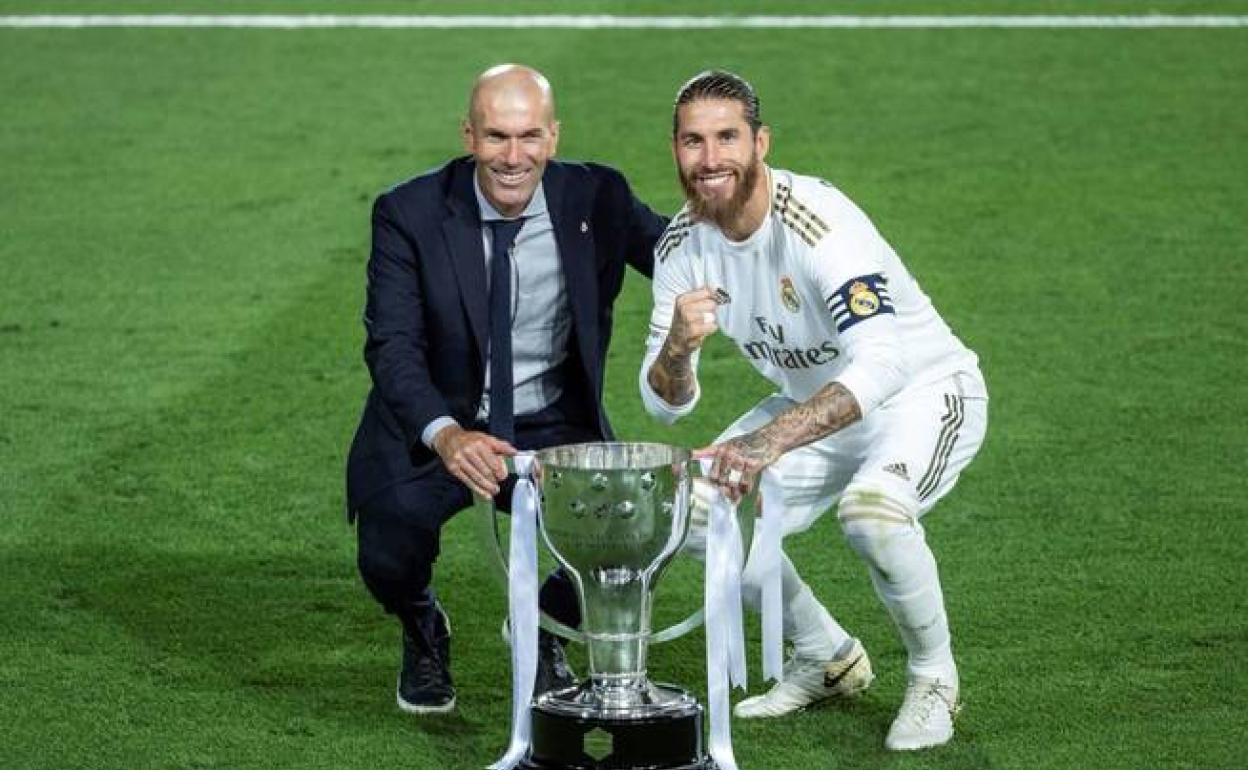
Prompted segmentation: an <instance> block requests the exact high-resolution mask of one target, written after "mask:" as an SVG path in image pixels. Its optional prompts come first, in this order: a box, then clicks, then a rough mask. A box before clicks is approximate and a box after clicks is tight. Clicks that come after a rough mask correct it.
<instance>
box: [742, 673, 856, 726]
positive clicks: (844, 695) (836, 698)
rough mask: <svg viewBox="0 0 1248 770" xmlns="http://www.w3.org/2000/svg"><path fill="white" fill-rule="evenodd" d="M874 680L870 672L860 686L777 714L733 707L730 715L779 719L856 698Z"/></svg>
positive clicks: (746, 717) (744, 717) (745, 717)
mask: <svg viewBox="0 0 1248 770" xmlns="http://www.w3.org/2000/svg"><path fill="white" fill-rule="evenodd" d="M849 670H850V669H846V672H845V673H848V672H849ZM843 677H844V674H842V676H841V677H840V678H843ZM874 682H875V674H871V676H870V677H868V679H867V681H865V682H863V683H862V685H861V686H859V687H857V688H855V689H853V690H850V691H848V692H838V693H831V694H829V695H825V696H823V697H821V698H817V699H815V700H812V701H811V702H809V703H807V704H806V705H804V706H797V707H796V708H792V709H789V710H788V711H784V712H781V713H779V714H741V713H738V712H737V709H736V708H733V710H732V715H733V716H734V717H736V718H737V719H779V718H780V717H786V716H788V715H789V714H797V713H799V712H802V711H807V710H810V709H818V708H823V707H825V706H830V705H832V704H833V703H843V702H845V701H852V700H857V699H858V698H861V697H862V695H863V693H865V692H866V691H867V690H868V689H869V688H870V687H871V685H872V684H873V683H874ZM742 703H745V701H742V702H741V703H738V704H737V706H738V707H739V706H741V704H742Z"/></svg>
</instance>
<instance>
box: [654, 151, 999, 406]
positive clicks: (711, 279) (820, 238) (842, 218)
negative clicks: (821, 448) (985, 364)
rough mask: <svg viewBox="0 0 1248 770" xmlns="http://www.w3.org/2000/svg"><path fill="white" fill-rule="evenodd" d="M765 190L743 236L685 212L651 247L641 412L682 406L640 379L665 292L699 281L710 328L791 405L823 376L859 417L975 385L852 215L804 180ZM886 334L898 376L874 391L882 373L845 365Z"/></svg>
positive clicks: (839, 198) (829, 192)
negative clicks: (903, 395) (939, 387)
mask: <svg viewBox="0 0 1248 770" xmlns="http://www.w3.org/2000/svg"><path fill="white" fill-rule="evenodd" d="M767 183H768V184H769V185H770V186H771V192H772V206H771V211H770V213H768V215H767V218H766V220H765V221H764V222H763V224H762V226H761V227H760V228H759V229H758V230H757V231H755V232H754V233H753V234H752V235H751V236H750V237H749V238H747V239H746V240H744V241H740V242H733V241H730V240H728V239H727V238H726V237H725V236H724V235H723V233H722V232H720V230H719V229H718V228H717V227H715V226H714V225H711V224H708V223H703V222H695V221H693V219H692V217H691V216H690V214H689V212H688V207H686V208H685V209H682V210H681V212H680V213H678V214H677V215H676V217H675V218H673V219H672V221H671V223H670V224H669V225H668V228H667V231H666V232H665V233H664V235H663V237H662V238H661V239H660V240H659V243H658V245H657V246H656V247H655V266H654V281H653V292H654V309H653V311H652V313H651V316H650V335H649V338H648V341H647V355H646V362H645V363H644V364H643V367H642V372H641V388H642V392H643V396H644V397H645V399H646V401H647V404H648V405H649V406H651V407H652V411H655V407H656V406H657V408H658V409H659V411H662V412H665V413H666V415H667V416H669V417H671V418H673V419H674V418H675V417H678V416H680V415H682V414H685V413H687V412H688V411H690V410H691V409H692V407H693V402H690V403H688V404H685V405H683V406H682V407H680V408H674V407H671V406H669V405H666V404H664V403H663V402H662V401H661V400H659V401H658V402H657V404H656V403H655V402H656V399H658V397H657V395H656V394H654V392H653V390H652V389H651V388H650V387H649V383H648V381H647V377H646V373H647V372H648V371H649V369H650V365H651V363H652V362H653V361H654V359H655V358H656V357H657V356H658V353H659V349H660V348H661V347H662V345H663V341H664V340H665V339H666V338H667V333H668V329H669V327H670V325H671V321H672V312H673V308H674V307H675V301H676V297H677V296H678V295H680V294H683V293H685V292H689V291H693V290H695V289H698V288H701V287H704V286H705V287H710V288H711V289H712V290H715V291H717V293H718V294H719V297H720V300H721V304H720V305H719V307H718V309H717V311H716V321H717V323H718V325H719V329H720V331H721V332H722V333H724V334H726V335H728V336H729V337H730V338H732V340H733V342H735V343H736V345H737V348H738V349H739V350H740V351H741V353H742V354H743V355H744V356H745V357H746V358H747V359H748V360H749V361H750V363H752V364H753V365H754V367H755V368H756V369H758V371H759V372H760V373H761V374H762V375H763V376H764V377H766V378H767V379H769V380H771V381H772V382H773V383H774V384H775V385H776V387H777V388H778V389H779V391H780V392H781V393H782V394H783V395H785V396H787V397H788V398H790V399H793V400H795V401H805V400H807V399H809V398H810V397H811V396H813V395H814V394H815V393H816V392H817V391H819V390H820V389H821V388H823V387H824V386H825V385H827V384H828V383H829V382H832V381H833V380H840V381H841V382H842V383H843V384H844V385H845V386H846V387H847V388H848V389H849V390H850V392H852V393H853V394H854V395H855V397H857V398H858V401H859V403H860V404H861V405H862V408H863V411H864V413H865V412H867V411H870V409H871V408H874V407H875V406H879V405H880V404H881V403H886V402H887V400H888V399H889V398H891V397H893V396H894V395H896V393H898V392H900V390H903V389H905V388H908V387H912V386H919V385H924V384H928V383H931V382H935V381H937V380H939V379H941V378H943V377H946V376H949V375H952V374H955V373H958V372H965V373H970V374H973V377H972V378H971V379H972V380H973V382H974V383H975V387H977V388H979V389H982V387H983V385H982V378H981V377H980V376H979V373H978V362H977V358H976V356H975V354H974V353H973V352H971V351H970V350H969V349H968V348H967V347H966V346H965V345H963V344H962V342H961V341H960V340H958V338H957V337H956V336H954V334H953V332H952V331H950V329H949V326H948V325H947V324H946V323H945V322H944V320H942V319H941V317H940V316H939V315H938V314H937V313H936V310H935V308H934V307H932V303H931V301H930V300H929V299H928V298H927V295H926V294H924V293H923V291H922V289H920V288H919V285H918V284H917V283H916V282H915V280H914V278H913V277H911V275H910V273H909V271H907V270H906V268H905V266H904V265H903V264H902V263H901V260H900V259H898V257H897V255H896V253H894V252H893V249H892V248H891V247H890V246H889V245H888V243H887V242H885V240H884V239H883V237H881V236H880V234H879V233H878V232H877V231H876V229H875V226H874V225H872V223H871V221H870V219H868V218H867V216H866V214H864V213H863V212H862V210H860V209H859V208H858V207H857V206H856V205H855V204H854V203H853V202H852V201H851V200H849V198H847V197H846V196H845V195H844V194H843V193H841V192H840V191H839V190H837V189H836V188H835V187H833V186H832V185H830V184H828V183H827V182H825V181H823V180H820V179H816V178H813V177H807V176H799V175H797V174H793V173H791V172H788V171H782V170H778V169H770V173H769V175H768V179H767ZM873 325H875V326H874V327H873ZM885 331H886V332H887V337H888V339H889V340H890V344H891V347H890V351H892V352H890V353H889V355H890V356H893V357H894V358H896V357H897V356H900V357H901V359H902V360H900V361H896V362H894V363H895V366H894V367H893V371H894V372H895V373H896V377H892V378H891V379H894V380H897V381H896V382H891V383H889V384H888V385H887V386H886V387H885V386H882V385H881V386H879V387H878V388H877V385H876V383H873V382H872V381H871V380H872V379H877V380H878V379H881V378H878V377H873V375H872V374H871V372H872V370H871V369H870V368H865V367H862V366H860V367H858V370H857V371H849V370H850V369H851V367H852V365H853V363H854V358H855V353H857V357H859V358H863V359H865V358H866V356H865V355H864V354H863V351H864V350H867V349H869V346H871V345H872V344H873V343H872V335H873V334H874V333H876V332H885ZM695 366H696V358H695ZM873 388H875V389H876V390H878V392H874V391H873ZM698 395H700V393H699V394H698ZM966 395H968V396H971V395H978V396H985V395H986V393H967V394H966ZM694 401H696V395H695V399H694Z"/></svg>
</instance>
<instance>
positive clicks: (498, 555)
mask: <svg viewBox="0 0 1248 770" xmlns="http://www.w3.org/2000/svg"><path fill="white" fill-rule="evenodd" d="M505 462H506V464H507V471H508V473H515V470H516V468H515V463H514V462H513V460H512V458H510V457H508V458H505ZM689 466H690V477H689V485H690V492H689V504H690V505H692V504H693V491H692V488H693V479H694V478H695V477H700V476H701V474H702V470H701V466H700V465H699V464H698V463H697V462H696V461H691V462H690V463H689ZM756 501H757V492H756V493H754V494H752V495H750V496H749V497H747V498H746V499H745V500H743V501H742V504H741V505H740V506H739V507H738V509H737V511H738V513H737V518H738V522H739V524H740V526H741V539H742V544H743V546H744V548H745V553H747V554H748V553H749V552H750V545H751V544H752V542H753V538H754V514H753V509H754V507H755V504H756ZM473 508H474V509H475V510H476V511H477V512H478V513H477V518H478V520H479V521H481V522H482V525H481V526H479V527H478V528H477V529H478V532H479V533H480V535H481V537H482V538H483V540H484V541H485V543H484V545H485V548H486V549H487V550H489V551H491V552H493V554H494V558H493V559H490V560H489V561H491V562H492V563H493V564H494V569H493V570H492V571H493V572H494V575H495V577H497V578H498V580H499V581H500V582H501V584H502V587H503V590H504V591H506V590H507V578H508V574H509V573H508V565H507V555H506V551H505V549H504V548H503V539H502V536H503V533H502V529H501V527H500V525H499V520H500V519H501V517H500V516H499V512H498V510H497V509H496V508H495V507H494V501H492V500H488V499H486V498H482V497H477V496H475V495H474V496H473ZM705 619H706V614H705V611H704V610H703V608H702V607H701V606H699V607H698V609H696V610H694V611H693V612H691V613H689V615H687V616H686V617H685V618H683V619H682V620H680V621H679V622H677V623H674V624H672V625H670V626H668V627H666V628H663V629H661V630H659V631H655V632H653V633H652V634H651V635H650V642H651V643H662V642H670V641H672V640H675V639H679V638H680V637H682V636H684V635H685V634H687V633H689V632H690V631H693V630H694V629H696V628H697V627H698V626H700V625H702V623H703V622H704V621H705ZM538 625H540V626H541V627H542V628H544V629H545V630H547V631H549V632H550V633H552V634H555V635H557V636H561V637H563V638H564V639H568V640H570V641H573V642H581V643H583V642H585V635H584V634H583V633H581V631H580V630H579V629H575V628H572V627H571V626H569V625H567V624H566V623H562V622H560V621H558V620H556V619H555V618H553V617H551V616H550V615H548V614H547V613H546V612H545V611H541V616H540V618H539V619H538Z"/></svg>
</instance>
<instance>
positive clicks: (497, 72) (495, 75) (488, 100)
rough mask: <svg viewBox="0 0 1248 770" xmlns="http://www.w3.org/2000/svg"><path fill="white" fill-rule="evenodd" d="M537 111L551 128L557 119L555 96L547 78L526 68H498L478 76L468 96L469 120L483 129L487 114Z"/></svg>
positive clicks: (515, 65)
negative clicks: (508, 111)
mask: <svg viewBox="0 0 1248 770" xmlns="http://www.w3.org/2000/svg"><path fill="white" fill-rule="evenodd" d="M517 108H522V109H526V110H535V111H536V112H537V113H538V114H539V115H540V116H541V119H542V120H543V121H544V122H545V123H546V124H547V125H549V124H550V123H552V122H553V121H554V119H555V95H554V92H553V91H551V89H550V81H549V80H547V79H546V76H545V75H543V74H542V73H540V72H538V71H537V70H535V69H533V68H532V67H526V66H524V65H523V64H498V65H495V66H493V67H490V68H489V69H488V70H486V71H485V72H482V73H481V74H480V75H478V76H477V80H476V82H474V83H473V84H472V93H471V94H470V95H469V96H468V120H469V121H470V122H472V123H473V124H474V125H479V124H480V123H481V120H482V118H483V117H484V113H485V112H487V111H497V110H508V109H512V110H514V109H517Z"/></svg>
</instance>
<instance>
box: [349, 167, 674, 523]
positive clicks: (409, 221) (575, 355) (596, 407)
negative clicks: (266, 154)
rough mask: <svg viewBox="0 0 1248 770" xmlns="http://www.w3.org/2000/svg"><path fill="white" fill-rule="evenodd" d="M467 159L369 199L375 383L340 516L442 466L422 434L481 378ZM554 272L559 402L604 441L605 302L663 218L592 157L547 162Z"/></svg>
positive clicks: (643, 259) (467, 397) (369, 326)
mask: <svg viewBox="0 0 1248 770" xmlns="http://www.w3.org/2000/svg"><path fill="white" fill-rule="evenodd" d="M474 171H475V165H474V162H473V160H472V158H470V157H463V158H458V159H455V160H452V161H451V162H449V163H447V164H446V165H445V166H442V167H441V168H438V169H436V170H434V171H431V172H429V173H426V174H423V175H421V176H418V177H416V178H414V179H410V180H408V181H406V182H403V183H402V184H399V185H398V186H396V187H394V188H393V189H391V190H389V191H388V192H386V193H384V194H383V195H381V196H380V197H379V198H377V200H376V202H375V203H374V205H373V222H372V227H373V245H372V253H371V255H370V257H369V261H368V299H367V305H366V308H365V313H364V325H365V329H366V331H367V339H366V342H365V345H364V359H365V361H366V362H367V364H368V369H369V373H370V374H371V375H372V381H373V387H372V390H371V391H370V392H369V394H368V400H367V401H366V403H365V405H364V413H363V416H362V417H361V419H360V425H359V428H358V429H357V430H356V433H355V440H354V441H353V443H352V446H351V452H350V456H349V457H348V460H347V503H348V511H354V510H355V509H356V508H357V507H358V506H360V505H361V504H362V503H363V502H364V501H366V500H367V499H368V498H369V497H370V496H371V495H373V494H374V493H376V492H378V491H380V490H382V489H384V488H385V487H387V486H389V485H390V484H394V483H396V482H398V481H402V480H405V479H410V478H414V477H420V476H423V475H425V474H427V473H430V472H431V471H432V470H434V469H435V468H437V467H438V466H439V464H440V463H441V460H440V459H439V458H438V457H437V455H436V454H435V453H434V452H433V451H432V450H430V449H428V448H427V447H426V446H425V445H424V443H422V442H421V440H420V437H421V433H422V432H423V431H424V429H425V426H427V425H428V424H429V423H430V421H432V420H433V419H434V418H436V417H439V416H442V415H449V416H451V417H453V418H454V419H455V420H456V421H457V422H459V423H460V424H461V425H463V426H465V427H467V426H469V425H471V424H472V423H473V422H474V420H475V418H476V414H477V409H478V406H479V405H480V403H481V396H482V392H483V389H484V385H485V363H486V350H487V341H488V337H489V324H488V296H489V295H488V291H487V289H486V270H485V254H484V247H483V245H482V239H481V219H480V212H479V210H478V206H477V199H476V195H475V194H474V192H473V186H472V175H473V173H474ZM542 183H543V189H544V191H545V194H546V205H547V209H548V211H549V213H550V218H551V222H552V224H553V226H554V234H555V242H556V243H557V244H558V247H559V257H560V261H561V262H562V266H563V273H564V276H565V279H566V285H567V295H568V301H569V307H570V310H571V315H572V333H571V335H570V337H569V343H568V344H569V347H570V350H569V356H568V362H567V364H566V366H567V369H566V382H565V399H564V401H565V403H570V404H572V405H573V407H574V409H573V411H574V412H575V413H576V414H575V416H576V418H578V423H579V424H581V425H582V426H583V427H585V428H587V429H589V430H590V431H591V432H593V433H594V434H596V435H598V436H600V437H601V438H602V439H604V440H609V439H610V438H611V437H612V433H611V426H610V424H609V423H608V421H607V416H606V414H605V412H604V410H603V407H602V388H603V369H604V367H605V364H606V357H607V345H608V343H609V342H610V340H611V309H612V304H613V303H614V301H615V298H616V296H617V295H618V294H619V292H620V287H621V285H622V283H623V280H624V266H625V264H626V263H627V264H630V265H632V266H633V268H634V269H636V270H638V271H640V272H641V273H642V274H644V275H645V276H647V277H649V276H650V275H651V273H652V271H653V265H654V244H655V241H656V240H658V238H659V236H660V235H661V234H662V231H663V228H664V226H665V225H666V220H665V219H664V218H663V217H660V216H659V215H657V214H655V213H654V212H653V211H651V210H650V209H649V208H648V207H646V205H645V204H643V203H642V202H641V201H639V200H637V198H636V197H634V196H633V194H632V191H631V190H630V189H629V186H628V183H627V182H626V181H625V179H624V177H623V176H622V175H621V174H620V173H619V172H618V171H615V170H614V169H611V168H608V167H606V166H601V165H596V164H593V163H569V162H559V161H550V162H549V163H548V164H547V166H546V171H545V174H544V175H543V177H542Z"/></svg>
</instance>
